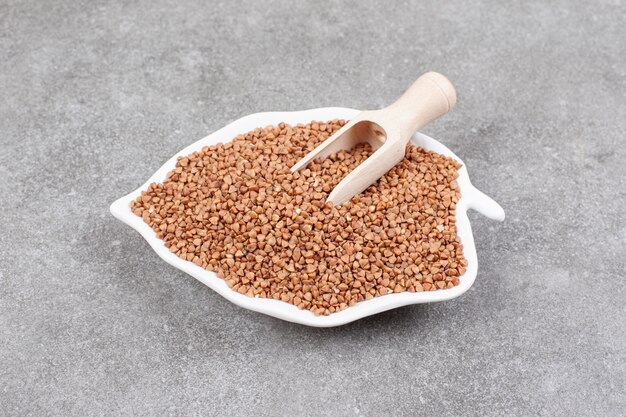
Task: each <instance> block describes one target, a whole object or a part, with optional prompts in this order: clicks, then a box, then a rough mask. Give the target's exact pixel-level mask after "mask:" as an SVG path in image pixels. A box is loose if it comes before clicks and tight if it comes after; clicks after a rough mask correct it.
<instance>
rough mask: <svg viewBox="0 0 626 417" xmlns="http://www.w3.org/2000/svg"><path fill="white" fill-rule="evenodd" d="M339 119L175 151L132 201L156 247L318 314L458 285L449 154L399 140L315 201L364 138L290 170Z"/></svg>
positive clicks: (360, 151)
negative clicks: (168, 167) (332, 197)
mask: <svg viewBox="0 0 626 417" xmlns="http://www.w3.org/2000/svg"><path fill="white" fill-rule="evenodd" d="M344 124H345V122H344V121H343V120H332V121H329V122H312V123H310V124H307V125H297V126H289V125H286V124H284V123H281V124H280V125H279V126H275V127H272V126H268V127H266V128H263V129H261V128H258V129H255V130H253V131H251V132H248V133H245V134H243V135H239V136H237V137H236V138H235V139H234V140H232V141H231V142H228V143H225V144H219V145H215V146H211V147H205V148H204V149H202V151H200V152H194V153H193V154H191V155H189V156H187V157H184V158H179V160H178V162H177V164H176V168H175V169H174V170H173V171H171V172H170V173H169V174H168V175H167V179H166V180H165V181H164V182H163V183H162V184H156V183H153V184H150V186H149V187H148V190H147V191H144V192H143V193H142V194H141V196H140V197H138V198H137V199H136V200H135V201H133V202H132V203H131V208H132V210H133V212H134V213H135V214H136V215H137V216H140V217H142V218H143V220H144V221H145V222H146V223H147V224H149V225H150V227H152V229H153V230H154V231H155V232H156V234H157V236H158V237H159V238H160V239H163V240H164V241H165V246H166V247H168V248H169V249H170V250H171V251H172V252H173V253H175V254H176V255H178V256H179V257H181V258H182V259H185V260H187V261H191V262H194V263H195V264H197V265H199V266H201V267H203V268H205V269H208V270H211V271H215V272H216V273H217V275H218V276H219V277H221V278H223V279H225V280H226V282H227V283H228V285H229V286H230V287H231V288H232V289H233V290H234V291H238V292H239V293H242V294H246V295H248V296H250V297H261V298H274V299H277V300H282V301H285V302H288V303H292V304H294V305H296V306H298V307H299V308H301V309H308V310H311V311H312V312H313V313H315V314H316V315H320V314H323V315H328V314H331V313H333V312H337V311H340V310H343V309H345V308H347V307H349V306H352V305H354V304H356V303H357V302H359V301H363V300H368V299H371V298H373V297H377V296H381V295H386V294H391V293H399V292H403V291H410V292H416V291H434V290H437V289H444V288H452V287H454V286H455V285H458V284H459V276H461V275H463V273H464V272H465V269H466V266H467V260H466V259H465V258H464V257H463V250H462V249H463V246H462V245H461V243H460V240H459V237H458V236H457V233H456V226H455V222H454V217H455V206H456V203H457V201H458V200H459V198H460V194H459V189H458V185H457V182H456V178H457V176H458V173H457V170H458V168H459V167H460V165H459V164H458V163H457V162H456V161H455V160H453V159H451V158H447V157H445V156H443V155H440V154H437V153H435V152H429V151H425V150H424V149H421V148H417V147H415V146H412V145H409V147H408V149H407V153H406V156H405V158H404V160H403V161H402V162H401V163H400V164H398V165H397V166H396V167H394V168H393V169H392V170H391V171H389V172H388V173H387V174H386V175H385V176H384V177H382V178H381V179H380V180H379V181H378V182H377V183H376V184H374V185H372V186H370V187H369V188H368V189H367V190H366V191H364V192H363V193H361V194H360V195H357V196H355V197H354V198H353V199H352V200H351V201H349V202H347V203H345V204H342V205H340V206H336V207H333V206H332V205H331V204H327V203H325V201H326V198H327V197H328V194H329V193H330V191H331V190H332V189H333V187H334V186H335V185H336V184H337V183H338V182H339V181H340V180H341V178H343V177H344V176H345V175H346V174H347V173H348V172H350V171H351V170H352V169H353V168H354V167H356V166H357V165H358V164H359V163H361V162H362V161H364V160H365V159H366V158H367V157H368V156H369V155H370V153H371V149H370V148H369V145H359V146H357V147H356V148H355V149H353V150H352V151H349V152H346V151H341V152H339V153H337V154H335V155H332V156H330V157H328V158H325V159H321V160H316V161H314V162H312V163H311V164H309V166H308V167H307V168H306V169H303V170H301V171H300V172H296V173H291V172H290V170H289V168H290V167H291V166H292V165H293V164H294V163H295V162H296V161H297V160H298V159H300V158H301V157H302V156H304V155H305V154H306V153H307V152H309V151H310V150H312V149H313V148H315V146H316V145H318V144H319V143H320V142H322V141H323V140H325V139H326V138H328V136H329V135H331V134H332V133H334V132H335V131H337V130H338V129H339V128H340V127H341V126H343V125H344Z"/></svg>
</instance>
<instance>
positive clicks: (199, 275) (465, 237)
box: [111, 107, 504, 327]
mask: <svg viewBox="0 0 626 417" xmlns="http://www.w3.org/2000/svg"><path fill="white" fill-rule="evenodd" d="M357 113H359V111H358V110H354V109H347V108H342V107H329V108H321V109H313V110H305V111H298V112H271V113H256V114H251V115H249V116H246V117H243V118H241V119H239V120H236V121H234V122H232V123H231V124H229V125H228V126H226V127H224V128H223V129H220V130H218V131H217V132H214V133H212V134H210V135H209V136H207V137H205V138H204V139H201V140H199V141H197V142H195V143H194V144H192V145H189V146H187V147H186V148H185V149H183V150H182V151H180V152H178V153H177V154H176V155H174V156H173V157H172V158H170V160H169V161H167V162H166V163H165V164H164V165H163V166H162V167H161V168H159V170H158V171H157V172H156V173H155V174H154V175H153V176H152V177H150V179H148V181H146V183H145V184H144V185H142V186H141V187H139V188H138V189H136V190H135V191H133V192H132V193H130V194H128V195H126V196H124V197H122V198H120V199H119V200H117V201H116V202H114V203H113V204H111V213H112V214H113V215H114V216H115V217H117V218H118V219H120V220H121V221H123V222H124V223H126V224H127V225H129V226H130V227H132V228H133V229H135V230H137V231H138V232H139V233H140V234H141V235H142V236H143V237H144V239H146V240H147V241H148V243H149V244H150V246H152V249H154V251H155V252H156V253H157V255H159V256H160V257H161V258H163V260H165V262H167V263H169V264H170V265H172V266H174V267H176V268H178V269H180V270H181V271H184V272H186V273H188V274H190V275H191V276H193V277H194V278H196V279H197V280H199V281H200V282H202V283H203V284H205V285H207V286H208V287H210V288H212V289H213V290H215V291H217V292H218V293H219V294H221V295H222V296H223V297H225V298H226V299H228V300H229V301H231V302H233V303H235V304H237V305H238V306H240V307H243V308H247V309H249V310H253V311H258V312H259V313H263V314H268V315H270V316H274V317H277V318H279V319H283V320H287V321H291V322H294V323H300V324H305V325H308V326H315V327H332V326H339V325H342V324H346V323H349V322H352V321H354V320H358V319H360V318H363V317H367V316H371V315H372V314H376V313H380V312H382V311H386V310H390V309H393V308H396V307H401V306H405V305H408V304H419V303H431V302H435V301H444V300H450V299H452V298H455V297H458V296H459V295H461V294H463V293H464V292H465V291H467V290H468V289H469V288H470V287H471V286H472V284H473V283H474V279H476V272H477V270H478V259H477V257H476V248H475V247H474V237H473V236H472V228H471V226H470V223H469V219H468V218H467V214H466V212H467V210H468V209H475V210H477V211H478V212H480V213H482V214H484V215H485V216H487V217H489V218H491V219H495V220H499V221H502V220H504V210H503V209H502V207H500V205H499V204H498V203H496V202H495V201H494V200H492V199H491V198H489V197H488V196H486V195H485V194H483V193H482V192H480V191H479V190H478V189H476V188H475V187H474V186H473V185H472V183H471V182H470V179H469V176H468V174H467V168H466V167H465V164H463V161H461V159H460V158H459V157H458V156H456V155H455V154H454V153H453V152H452V151H450V149H448V148H446V147H445V146H444V145H442V144H441V143H439V142H437V141H436V140H435V139H432V138H430V137H428V136H426V135H423V134H421V133H416V134H415V135H414V136H413V138H412V142H413V144H415V145H417V146H421V147H422V148H424V149H428V150H432V151H435V152H438V153H440V154H443V155H447V156H450V157H452V158H454V159H456V160H457V161H459V162H460V163H461V164H463V166H462V168H461V169H460V170H459V178H458V180H457V182H458V184H459V188H460V191H461V199H460V200H459V202H458V203H457V206H456V224H457V230H458V234H459V236H460V238H461V243H463V255H464V256H465V258H466V259H467V261H468V266H467V271H466V272H465V274H463V275H462V276H461V277H460V281H461V283H460V284H459V285H457V286H456V287H454V288H450V289H444V290H437V291H427V292H416V293H409V292H404V293H399V294H389V295H385V296H382V297H375V298H373V299H371V300H368V301H362V302H360V303H358V304H356V305H355V306H353V307H348V308H347V309H345V310H343V311H340V312H338V313H333V314H331V315H329V316H319V317H316V316H315V315H314V314H313V313H311V312H310V311H308V310H300V309H298V308H297V307H296V306H294V305H292V304H289V303H286V302H283V301H277V300H273V299H267V298H250V297H248V296H246V295H243V294H239V293H238V292H236V291H233V290H231V289H230V288H228V286H227V285H226V281H224V280H223V279H220V278H218V277H217V275H216V274H215V273H213V272H210V271H207V270H205V269H203V268H201V267H199V266H197V265H196V264H194V263H192V262H189V261H184V260H182V259H181V258H179V257H178V256H176V255H174V254H173V253H172V252H170V251H169V249H167V248H166V247H165V246H164V244H163V243H164V242H163V241H162V240H160V239H158V238H157V237H156V233H155V232H154V231H153V230H152V229H151V228H150V226H148V225H147V224H146V223H144V221H143V220H142V219H141V218H140V217H137V216H135V215H134V214H133V213H132V212H131V210H130V207H129V204H130V202H131V201H132V200H134V199H135V198H137V197H138V196H139V195H140V194H141V191H143V190H146V189H147V188H148V185H149V184H150V183H153V182H163V181H164V180H165V178H166V175H167V173H168V172H169V171H171V170H172V169H174V167H175V166H176V160H177V158H178V157H179V156H186V155H189V154H191V153H193V152H195V151H199V150H201V149H202V148H203V147H205V146H210V145H215V144H217V143H220V142H228V141H230V140H232V139H233V138H234V137H235V136H237V135H238V134H240V133H245V132H248V131H250V130H253V129H255V128H257V127H265V126H267V125H277V124H278V123H280V122H285V123H288V124H292V125H295V124H298V123H308V122H310V121H312V120H318V121H326V120H332V119H351V118H352V117H354V116H355V115H356V114H357Z"/></svg>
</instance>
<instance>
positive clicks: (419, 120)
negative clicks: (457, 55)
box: [383, 72, 456, 144]
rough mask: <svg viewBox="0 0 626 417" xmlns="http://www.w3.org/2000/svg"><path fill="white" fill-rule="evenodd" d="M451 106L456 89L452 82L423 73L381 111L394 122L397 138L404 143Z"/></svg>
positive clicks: (441, 76)
mask: <svg viewBox="0 0 626 417" xmlns="http://www.w3.org/2000/svg"><path fill="white" fill-rule="evenodd" d="M455 104H456V90H455V89H454V86H453V85H452V83H451V82H450V81H449V80H448V79H447V78H446V77H445V76H443V75H441V74H439V73H438V72H427V73H426V74H424V75H422V76H421V77H419V78H418V79H417V80H416V81H415V82H414V83H413V84H412V85H411V86H410V87H409V88H408V89H407V90H406V91H405V92H404V94H402V96H400V98H399V99H398V100H396V102H395V103H393V104H392V105H390V106H389V107H387V108H385V109H383V111H385V112H388V114H389V117H392V118H393V119H395V120H394V121H395V125H396V126H398V128H399V129H401V130H402V133H401V134H400V135H398V136H399V137H401V138H403V139H406V142H408V140H409V139H410V138H411V136H412V135H413V133H415V132H416V131H417V130H418V129H420V128H421V127H423V126H425V125H427V124H428V123H430V122H432V121H433V120H435V119H437V118H438V117H440V116H443V115H444V114H446V113H447V112H448V111H450V110H451V109H452V107H454V105H455ZM398 133H400V132H398ZM398 136H396V137H398ZM406 142H405V144H406Z"/></svg>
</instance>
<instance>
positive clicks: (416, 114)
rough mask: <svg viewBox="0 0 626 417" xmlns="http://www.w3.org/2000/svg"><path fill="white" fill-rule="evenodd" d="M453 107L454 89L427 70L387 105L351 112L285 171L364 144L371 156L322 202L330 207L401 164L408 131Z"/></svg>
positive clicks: (421, 125) (411, 134) (414, 129)
mask: <svg viewBox="0 0 626 417" xmlns="http://www.w3.org/2000/svg"><path fill="white" fill-rule="evenodd" d="M455 103H456V91H455V89H454V86H453V85H452V83H451V82H450V81H449V80H448V79H447V78H446V77H444V76H443V75H441V74H439V73H437V72H427V73H426V74H424V75H422V76H421V77H419V78H418V79H417V80H416V81H415V82H414V83H413V85H411V86H410V87H409V89H408V90H406V92H405V93H404V94H403V95H402V96H401V97H400V98H399V99H398V100H396V102H395V103H393V104H392V105H390V106H388V107H385V108H384V109H380V110H368V111H364V112H361V113H359V114H357V115H356V116H355V117H354V118H353V119H352V120H350V121H349V122H348V123H346V125H345V126H343V127H342V128H341V129H339V130H338V131H337V133H335V134H334V135H332V136H331V137H329V138H328V139H326V140H325V141H324V142H323V143H322V144H321V145H319V146H318V147H317V148H315V149H313V150H312V151H311V152H309V153H308V154H307V155H306V156H305V157H304V158H302V159H301V160H300V161H298V162H297V163H296V164H295V165H294V166H293V167H291V172H295V171H297V170H299V169H301V168H303V167H305V166H306V165H307V164H308V163H309V162H311V161H312V160H314V159H316V158H323V157H325V156H329V155H331V154H333V153H335V152H339V151H340V150H349V149H352V148H353V147H354V146H355V145H356V144H358V143H362V142H367V143H369V144H370V145H371V146H372V149H373V150H374V153H373V154H372V155H371V156H370V157H369V158H367V159H366V160H365V161H364V162H363V163H362V164H360V165H359V166H358V167H356V168H355V169H354V170H353V171H352V172H350V173H349V174H348V175H346V177H345V178H344V179H343V180H341V182H340V183H339V184H337V186H335V188H334V189H333V191H332V192H331V193H330V195H329V196H328V199H327V200H326V201H329V202H332V203H333V204H335V205H338V204H343V203H345V202H346V201H348V200H350V199H351V198H352V197H354V196H355V195H357V194H359V193H360V192H362V191H363V190H365V189H366V188H367V187H369V186H370V185H372V184H373V183H375V182H376V181H377V180H378V179H379V178H380V177H382V176H383V175H385V174H386V173H387V171H389V170H390V169H391V168H393V167H394V166H395V165H396V164H397V163H399V162H400V161H402V159H403V158H404V153H405V151H406V145H407V143H408V142H409V140H410V139H411V136H413V133H415V132H416V131H417V130H418V129H420V128H422V127H424V126H425V125H427V124H428V123H430V122H432V121H433V120H435V119H436V118H438V117H439V116H442V115H444V114H445V113H447V112H448V111H449V110H450V109H451V108H452V107H454V105H455Z"/></svg>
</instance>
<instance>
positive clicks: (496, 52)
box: [0, 0, 626, 416]
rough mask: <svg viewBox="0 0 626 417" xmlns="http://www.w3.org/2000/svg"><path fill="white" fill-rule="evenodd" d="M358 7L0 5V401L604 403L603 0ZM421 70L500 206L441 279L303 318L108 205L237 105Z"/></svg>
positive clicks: (370, 91)
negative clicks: (435, 76)
mask: <svg viewBox="0 0 626 417" xmlns="http://www.w3.org/2000/svg"><path fill="white" fill-rule="evenodd" d="M379 3H380V2H374V1H353V2H345V3H341V4H339V3H335V2H310V3H308V4H304V3H298V4H291V2H287V1H284V2H265V3H262V2H249V3H239V2H225V1H220V2H201V1H189V2H178V1H173V0H171V1H164V0H158V1H133V2H130V1H111V2H105V1H94V2H86V1H83V2H75V1H68V0H60V1H56V2H42V1H14V0H0V212H1V213H2V215H1V217H0V414H2V415H118V414H120V415H131V414H133V415H156V414H172V415H190V414H205V415H211V414H212V415H233V416H243V415H267V416H273V415H311V416H318V415H319V416H321V415H328V414H331V413H332V414H334V415H347V416H350V415H354V416H358V415H364V416H382V415H544V416H553V415H603V416H618V415H624V414H625V413H626V396H625V391H624V386H625V385H626V359H625V358H626V330H625V329H626V303H625V300H626V294H625V288H626V285H625V281H624V273H625V271H626V184H625V178H626V162H625V161H626V104H625V98H624V86H625V82H626V46H625V45H626V43H625V42H624V39H626V30H625V29H624V21H623V18H624V15H625V13H626V6H625V4H624V2H623V1H619V0H617V1H615V0H603V1H597V2H584V1H555V2H543V1H529V2H499V1H496V0H492V1H480V2H463V1H452V2H445V3H442V2H438V1H434V0H427V1H419V2H417V1H416V2H407V1H403V2H398V3H395V4H388V5H385V6H383V5H381V4H379ZM440 3H442V4H440ZM505 3H508V4H505ZM429 69H434V70H439V71H441V72H443V73H445V74H448V75H449V76H450V78H451V79H452V80H453V81H454V82H455V84H456V86H457V88H458V92H459V102H458V107H457V108H456V109H455V110H454V111H453V112H452V113H451V114H449V115H448V116H446V117H445V119H442V120H440V121H439V122H437V123H435V124H433V125H432V126H429V127H428V128H427V129H425V132H426V133H428V134H430V135H432V136H434V137H436V138H438V139H440V140H441V141H443V142H444V143H446V144H447V145H448V146H450V147H451V148H452V149H453V150H454V151H455V152H457V153H458V154H459V155H460V156H461V157H462V158H463V159H464V160H465V162H466V163H467V165H468V167H469V170H470V174H471V176H472V179H473V181H474V183H475V184H476V185H477V186H478V187H479V188H480V189H482V190H484V191H485V192H487V193H488V194H490V195H492V196H493V197H494V198H495V199H496V200H497V201H499V202H500V203H501V204H502V205H503V207H504V208H505V210H506V212H507V220H506V221H505V222H504V223H495V222H492V221H489V220H487V219H485V218H483V217H481V216H480V215H478V214H476V213H472V214H471V218H472V221H473V227H474V231H475V239H476V245H477V251H478V254H479V258H480V262H481V265H480V268H479V273H478V277H477V280H476V283H475V285H474V286H473V288H472V289H471V290H470V291H469V292H468V293H466V294H465V295H464V296H462V297H460V298H458V299H455V300H453V301H449V302H444V303H439V304H432V305H421V306H412V307H406V308H402V309H399V310H395V311H391V312H387V313H384V314H380V315H378V316H375V317H371V318H367V319H364V320H361V321H358V322H356V323H353V324H351V325H347V326H344V327H340V328H334V329H326V330H323V329H312V328H306V327H302V326H298V325H294V324H290V323H286V322H282V321H279V320H276V319H273V318H270V317H266V316H262V315H259V314H255V313H252V312H249V311H246V310H243V309H241V308H238V307H236V306H234V305H231V304H230V303H228V302H227V301H225V300H224V299H222V298H221V297H220V296H218V295H217V294H215V293H213V292H212V291H211V290H209V289H208V288H206V287H204V286H203V285H202V284H200V283H199V282H197V281H195V280H194V279H193V278H191V277H190V276H187V275H185V274H184V273H182V272H180V271H178V270H176V269H174V268H172V267H170V266H168V265H167V264H165V263H164V262H163V261H161V260H160V259H159V258H158V257H157V256H156V255H155V254H154V253H153V252H152V251H151V249H150V248H149V247H148V245H147V244H146V243H145V242H144V241H143V240H142V238H141V237H140V236H139V235H138V234H137V233H136V232H134V231H133V230H132V229H130V228H128V227H126V226H124V225H123V224H122V223H120V222H118V221H117V220H115V219H114V218H113V217H112V216H111V215H110V214H109V212H108V206H109V204H110V203H111V202H112V201H113V200H115V199H116V198H118V197H120V196H122V195H124V194H126V193H127V192H129V191H131V190H133V189H134V188H136V187H137V186H138V185H140V184H142V183H143V181H144V180H145V179H146V178H148V177H149V176H150V175H151V174H152V173H153V172H154V171H155V170H156V169H157V168H158V167H159V166H160V165H161V164H162V163H163V162H164V161H165V160H166V159H168V158H169V157H170V156H171V155H172V154H174V153H175V152H176V151H178V150H180V149H181V148H182V147H184V146H186V145H187V144H189V143H191V142H193V141H195V140H197V139H199V138H201V137H203V136H205V135H206V134H208V133H209V132H211V131H213V130H215V129H217V128H219V127H221V126H223V125H225V124H227V123H228V122H229V121H232V120H234V119H235V118H237V117H239V116H242V115H246V114H249V113H253V112H258V111H266V110H297V109H306V108H313V107H324V106H330V105H337V106H347V107H355V108H366V107H376V106H380V105H383V104H386V103H388V102H389V101H390V100H392V99H393V98H394V97H395V96H396V95H397V94H399V93H400V92H401V91H402V89H403V88H404V87H406V86H407V85H408V84H409V83H410V82H411V81H412V80H413V79H414V78H415V77H416V76H417V75H418V74H419V73H421V72H423V71H425V70H429Z"/></svg>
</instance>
